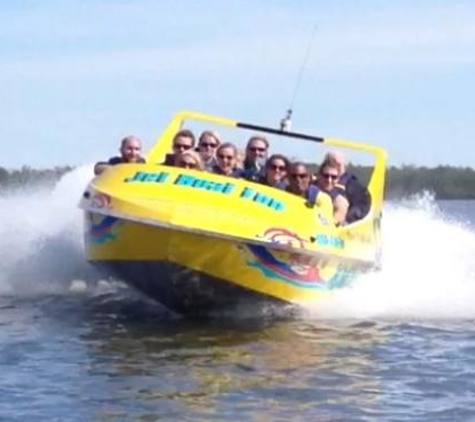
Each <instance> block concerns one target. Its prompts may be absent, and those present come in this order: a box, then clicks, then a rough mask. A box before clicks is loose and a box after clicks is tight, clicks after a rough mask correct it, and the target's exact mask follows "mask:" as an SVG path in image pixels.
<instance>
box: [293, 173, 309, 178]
mask: <svg viewBox="0 0 475 422" xmlns="http://www.w3.org/2000/svg"><path fill="white" fill-rule="evenodd" d="M290 177H291V178H292V179H306V178H307V177H308V173H294V174H291V175H290Z"/></svg>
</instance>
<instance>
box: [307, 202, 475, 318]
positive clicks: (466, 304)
mask: <svg viewBox="0 0 475 422" xmlns="http://www.w3.org/2000/svg"><path fill="white" fill-rule="evenodd" d="M472 222H473V220H472ZM474 254H475V230H474V229H473V226H472V223H471V222H470V221H469V220H464V218H463V217H462V216H458V217H455V216H454V214H453V213H450V214H449V213H448V212H446V211H444V210H443V208H441V206H440V205H439V204H438V203H437V202H436V201H434V199H433V198H432V197H431V196H429V195H426V194H422V195H420V196H418V197H414V198H412V199H410V200H405V201H402V202H398V203H390V204H387V205H386V207H385V210H384V217H383V262H382V270H381V271H379V272H374V273H370V274H367V275H364V276H361V277H359V279H357V280H356V281H355V283H353V284H352V286H351V287H349V288H347V289H345V290H341V291H340V292H338V293H337V294H336V295H335V296H333V297H331V298H330V299H329V300H328V301H327V302H325V303H324V304H320V305H319V308H318V311H315V310H311V314H312V315H313V316H319V317H324V318H356V319H371V320H372V319H376V318H378V319H382V318H387V319H396V320H397V319H408V318H409V319H411V318H412V319H447V318H457V319H460V318H473V317H475V308H474V307H473V302H474V300H475V261H474V260H473V256H474Z"/></svg>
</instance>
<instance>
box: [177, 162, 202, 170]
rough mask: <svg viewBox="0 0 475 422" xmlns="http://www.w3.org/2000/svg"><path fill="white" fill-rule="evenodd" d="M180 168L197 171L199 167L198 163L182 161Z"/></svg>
mask: <svg viewBox="0 0 475 422" xmlns="http://www.w3.org/2000/svg"><path fill="white" fill-rule="evenodd" d="M180 167H183V168H186V169H195V168H196V167H198V166H197V164H196V163H192V162H190V161H182V162H181V163H180Z"/></svg>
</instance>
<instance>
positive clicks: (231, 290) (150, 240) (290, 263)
mask: <svg viewBox="0 0 475 422" xmlns="http://www.w3.org/2000/svg"><path fill="white" fill-rule="evenodd" d="M269 235H270V236H277V238H278V240H279V242H282V241H283V240H285V239H283V238H285V237H287V241H288V242H292V241H298V239H297V238H294V237H295V236H294V235H293V234H292V233H290V232H288V231H286V230H285V229H279V228H273V229H272V230H271V231H270V234H269ZM85 240H86V248H87V254H88V257H89V260H90V261H91V262H92V263H93V264H95V265H98V266H100V267H103V268H106V269H107V271H109V272H110V273H113V274H114V275H115V276H117V277H118V278H120V279H121V280H123V281H125V282H126V283H127V284H129V285H131V286H134V287H136V288H138V289H139V290H141V291H142V292H144V293H145V294H147V295H148V296H149V297H151V298H153V299H155V300H157V301H158V302H160V303H161V304H163V305H165V306H166V307H167V308H169V309H171V310H173V311H176V312H179V313H181V314H188V315H191V314H193V315H197V314H210V313H211V314H212V313H218V312H221V311H223V310H226V311H229V310H232V309H234V308H236V307H243V306H244V307H248V306H249V307H251V308H254V309H256V310H263V309H270V308H275V307H277V308H278V307H282V305H284V307H285V306H287V307H288V306H289V305H290V307H301V306H314V304H315V302H318V300H320V299H321V298H322V297H324V296H327V295H328V293H329V292H330V291H332V290H334V289H336V288H340V287H342V286H344V285H345V284H346V283H348V282H349V281H350V279H351V278H352V276H354V275H355V274H357V273H358V272H360V271H364V270H365V269H367V266H365V265H363V264H361V263H358V262H356V261H348V260H343V259H341V258H339V257H332V256H331V255H322V256H316V255H312V256H310V255H308V253H305V252H306V251H304V250H303V249H302V252H299V251H295V250H292V251H287V250H282V249H279V246H280V244H277V243H276V244H275V245H274V246H272V245H269V244H266V245H261V244H254V243H246V242H240V241H234V240H229V239H222V238H216V237H211V236H206V235H203V234H199V233H193V232H187V231H183V230H179V229H175V228H170V227H169V228H165V227H159V226H152V225H147V224H143V223H136V222H132V221H128V220H125V219H120V218H117V217H113V216H110V215H102V214H98V213H91V212H88V213H86V232H85ZM268 305H271V306H268ZM275 305H276V306H275Z"/></svg>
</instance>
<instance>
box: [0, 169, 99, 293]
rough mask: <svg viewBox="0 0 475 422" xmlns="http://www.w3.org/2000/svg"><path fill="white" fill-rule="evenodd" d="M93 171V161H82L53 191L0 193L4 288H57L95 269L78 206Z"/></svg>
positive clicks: (30, 290)
mask: <svg viewBox="0 0 475 422" xmlns="http://www.w3.org/2000/svg"><path fill="white" fill-rule="evenodd" d="M91 175H92V166H83V167H79V168H77V169H75V170H74V171H72V172H70V173H67V174H65V175H64V176H63V177H62V179H61V180H60V181H59V182H58V183H57V185H56V186H55V188H54V189H52V190H51V189H50V188H44V189H41V188H40V189H37V190H36V191H34V192H32V191H31V190H27V191H14V192H12V193H9V194H7V195H5V196H0V221H1V222H2V223H1V225H0V256H1V260H0V293H3V294H5V293H15V294H35V293H38V292H48V291H52V292H58V291H61V290H65V289H68V288H69V286H70V284H71V282H72V281H73V280H75V279H84V278H86V277H88V275H90V274H91V271H92V269H91V267H90V266H89V265H88V264H87V263H86V261H85V259H84V252H83V246H82V214H81V211H80V210H79V209H78V207H77V204H78V202H79V198H80V196H81V193H82V191H83V190H84V188H85V187H86V185H87V182H88V181H89V180H90V179H91Z"/></svg>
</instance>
